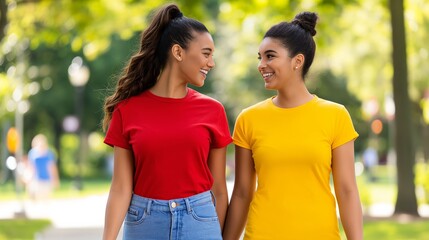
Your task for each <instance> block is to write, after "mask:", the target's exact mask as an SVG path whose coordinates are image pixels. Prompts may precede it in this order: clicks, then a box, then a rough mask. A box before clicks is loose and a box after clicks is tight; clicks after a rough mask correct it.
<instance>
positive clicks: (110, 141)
mask: <svg viewBox="0 0 429 240" xmlns="http://www.w3.org/2000/svg"><path fill="white" fill-rule="evenodd" d="M104 143H105V144H107V145H109V146H111V147H113V146H118V147H121V148H125V149H131V146H130V144H129V137H128V136H127V135H126V134H125V133H124V127H123V123H122V115H121V111H120V109H119V108H116V109H115V110H114V111H113V114H112V119H111V120H110V124H109V128H108V129H107V133H106V137H105V139H104Z"/></svg>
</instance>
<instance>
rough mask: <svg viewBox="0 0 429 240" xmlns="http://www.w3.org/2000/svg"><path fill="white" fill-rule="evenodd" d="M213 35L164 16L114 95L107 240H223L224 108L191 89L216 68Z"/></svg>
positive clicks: (108, 123) (171, 14)
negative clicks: (112, 162) (112, 164)
mask: <svg viewBox="0 0 429 240" xmlns="http://www.w3.org/2000/svg"><path fill="white" fill-rule="evenodd" d="M214 50H215V47H214V43H213V39H212V36H211V35H210V33H209V31H208V30H207V28H206V27H205V26H204V25H203V24H202V23H200V22H199V21H196V20H194V19H191V18H187V17H185V16H183V14H182V12H181V11H180V10H179V8H178V7H177V5H175V4H168V5H165V6H163V7H162V8H160V9H159V10H158V12H157V13H156V14H155V16H154V17H153V19H152V21H151V23H150V24H149V26H148V28H147V29H146V30H145V31H144V32H143V34H142V38H141V47H140V50H139V51H138V52H137V53H136V54H135V55H134V56H133V57H131V60H130V62H129V64H128V66H127V67H126V68H125V70H124V73H123V75H122V76H121V77H120V78H119V80H118V83H117V86H116V89H115V92H114V93H113V95H111V96H109V97H107V98H106V101H105V117H104V122H103V123H104V124H103V126H104V128H105V129H106V128H107V133H106V137H105V140H104V142H105V143H106V144H108V145H110V146H113V152H114V166H113V176H112V184H111V187H110V192H109V197H108V201H107V206H106V215H105V226H104V234H103V239H105V240H107V239H116V237H117V235H118V232H119V230H120V228H121V225H122V224H123V223H124V224H123V226H124V228H123V239H124V240H129V239H161V240H162V239H192V240H198V239H216V240H217V239H219V240H220V239H222V227H223V222H224V218H225V215H226V209H227V205H228V192H227V190H226V179H225V167H226V146H227V145H228V144H229V143H231V142H232V139H231V136H230V132H229V127H228V122H227V118H226V113H225V109H224V107H223V106H222V104H221V103H220V102H218V101H217V100H215V99H213V98H210V97H208V96H206V95H203V94H201V93H199V92H197V91H196V90H193V89H191V88H189V87H188V86H187V85H188V84H191V85H194V86H197V87H201V86H203V85H204V81H205V80H206V77H207V74H208V72H209V71H210V70H211V69H212V68H213V67H214V66H215V63H214V60H213V52H214Z"/></svg>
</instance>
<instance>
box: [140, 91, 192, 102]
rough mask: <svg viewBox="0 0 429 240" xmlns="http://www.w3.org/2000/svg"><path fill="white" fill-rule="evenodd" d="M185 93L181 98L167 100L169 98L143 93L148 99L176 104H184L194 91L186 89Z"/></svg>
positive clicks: (147, 92) (149, 92) (148, 92)
mask: <svg viewBox="0 0 429 240" xmlns="http://www.w3.org/2000/svg"><path fill="white" fill-rule="evenodd" d="M186 90H187V92H186V95H185V96H184V97H183V98H169V97H161V96H158V95H155V94H154V93H152V92H151V91H150V90H147V91H146V92H145V95H146V96H148V97H149V98H151V99H153V100H156V101H160V102H171V103H178V102H186V101H187V100H188V99H189V98H190V97H191V96H192V95H193V93H194V90H193V89H191V88H186Z"/></svg>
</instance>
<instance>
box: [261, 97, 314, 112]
mask: <svg viewBox="0 0 429 240" xmlns="http://www.w3.org/2000/svg"><path fill="white" fill-rule="evenodd" d="M312 95H313V98H312V99H311V100H310V101H308V102H306V103H303V104H301V105H299V106H296V107H291V108H282V107H279V106H277V105H275V104H274V102H273V98H275V97H276V96H272V97H270V98H268V99H267V102H268V104H269V106H270V107H272V108H274V109H277V110H279V111H298V110H301V109H305V108H307V107H310V106H312V105H313V104H314V103H316V102H317V101H318V99H319V98H318V97H317V95H316V94H312Z"/></svg>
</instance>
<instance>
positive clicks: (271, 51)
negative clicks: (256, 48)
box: [258, 50, 277, 56]
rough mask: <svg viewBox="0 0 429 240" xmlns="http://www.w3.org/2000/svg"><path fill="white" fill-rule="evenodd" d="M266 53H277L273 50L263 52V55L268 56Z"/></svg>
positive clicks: (259, 54)
mask: <svg viewBox="0 0 429 240" xmlns="http://www.w3.org/2000/svg"><path fill="white" fill-rule="evenodd" d="M268 53H277V52H276V51H274V50H267V51H265V52H264V54H268ZM258 56H261V53H259V52H258Z"/></svg>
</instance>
